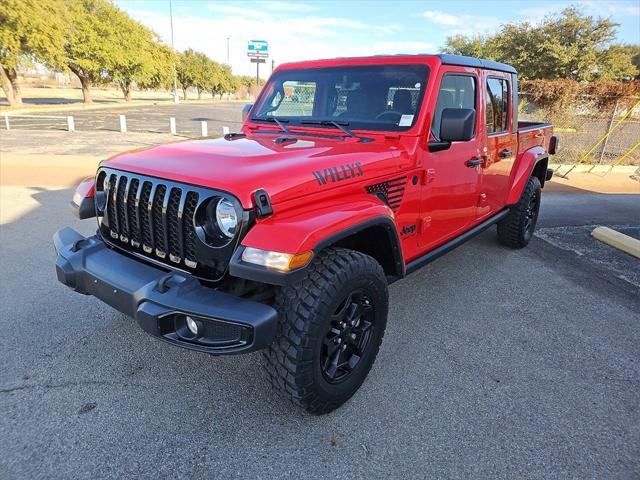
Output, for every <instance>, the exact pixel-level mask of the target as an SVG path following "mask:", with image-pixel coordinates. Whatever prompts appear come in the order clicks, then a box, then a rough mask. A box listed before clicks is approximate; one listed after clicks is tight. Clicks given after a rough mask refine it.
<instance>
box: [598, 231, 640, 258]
mask: <svg viewBox="0 0 640 480" xmlns="http://www.w3.org/2000/svg"><path fill="white" fill-rule="evenodd" d="M591 236H592V237H593V238H595V239H596V240H600V241H601V242H603V243H606V244H607V245H610V246H612V247H614V248H617V249H618V250H622V251H623V252H625V253H628V254H629V255H633V256H634V257H636V258H640V240H638V239H636V238H633V237H630V236H629V235H625V234H624V233H620V232H618V231H616V230H613V229H611V228H608V227H597V228H595V229H594V230H593V231H592V232H591Z"/></svg>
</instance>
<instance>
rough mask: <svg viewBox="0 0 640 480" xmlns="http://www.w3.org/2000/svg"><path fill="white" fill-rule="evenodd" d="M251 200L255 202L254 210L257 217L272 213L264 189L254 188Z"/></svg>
mask: <svg viewBox="0 0 640 480" xmlns="http://www.w3.org/2000/svg"><path fill="white" fill-rule="evenodd" d="M253 200H254V202H255V204H256V211H257V216H258V218H261V217H266V216H268V215H271V214H272V213H273V207H272V206H271V199H270V198H269V194H268V193H267V191H266V190H263V189H260V190H256V192H255V193H254V194H253Z"/></svg>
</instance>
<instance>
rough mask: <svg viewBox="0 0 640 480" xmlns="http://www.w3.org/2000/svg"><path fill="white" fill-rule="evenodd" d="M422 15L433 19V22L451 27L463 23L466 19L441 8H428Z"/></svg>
mask: <svg viewBox="0 0 640 480" xmlns="http://www.w3.org/2000/svg"><path fill="white" fill-rule="evenodd" d="M422 16H423V17H424V18H427V19H429V20H431V21H432V22H433V23H436V24H438V25H446V26H449V27H451V26H454V25H462V24H463V23H464V19H463V18H462V17H459V16H455V15H451V14H450V13H445V12H442V11H440V10H427V11H426V12H422Z"/></svg>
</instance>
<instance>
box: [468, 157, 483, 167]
mask: <svg viewBox="0 0 640 480" xmlns="http://www.w3.org/2000/svg"><path fill="white" fill-rule="evenodd" d="M483 163H484V158H482V157H476V158H472V159H471V160H467V162H466V163H465V165H466V166H467V167H469V168H474V167H477V166H478V165H482V164H483Z"/></svg>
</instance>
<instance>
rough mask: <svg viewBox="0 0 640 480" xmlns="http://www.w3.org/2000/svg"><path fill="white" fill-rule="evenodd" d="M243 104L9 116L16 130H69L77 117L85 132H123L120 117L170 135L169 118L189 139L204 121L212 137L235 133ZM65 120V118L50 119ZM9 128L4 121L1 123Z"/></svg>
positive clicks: (139, 128)
mask: <svg viewBox="0 0 640 480" xmlns="http://www.w3.org/2000/svg"><path fill="white" fill-rule="evenodd" d="M242 105H243V104H242V103H240V102H216V103H213V102H212V103H197V104H196V103H184V104H179V105H173V104H160V105H145V106H140V105H136V106H132V107H126V106H123V107H117V108H108V109H104V110H102V109H87V110H78V109H69V110H64V109H60V110H56V111H55V112H48V111H42V112H34V113H29V114H28V115H27V116H20V115H17V116H11V117H9V122H10V128H11V129H15V130H66V129H67V121H66V116H67V115H72V116H73V117H74V123H75V128H76V130H77V131H79V132H83V131H87V132H90V131H97V130H106V131H114V132H119V131H120V115H125V116H126V119H127V130H128V131H130V132H153V133H169V131H170V130H169V118H170V117H174V118H175V119H176V133H177V134H178V135H183V136H188V137H198V136H200V134H201V125H200V124H201V122H202V121H203V120H205V121H206V122H207V127H208V131H209V134H210V135H213V134H222V127H229V129H230V130H231V131H232V132H233V131H236V130H238V129H239V128H240V126H241V125H242ZM50 117H61V118H50ZM0 125H1V127H0V128H2V129H4V128H5V125H4V122H2V123H1V124H0Z"/></svg>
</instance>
